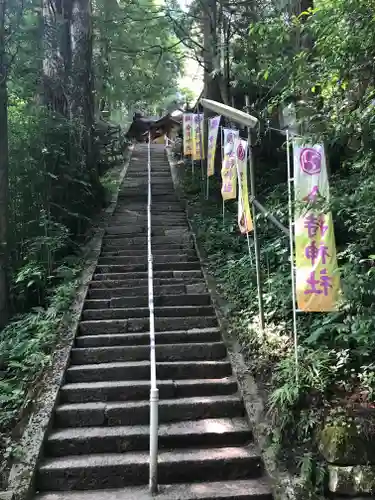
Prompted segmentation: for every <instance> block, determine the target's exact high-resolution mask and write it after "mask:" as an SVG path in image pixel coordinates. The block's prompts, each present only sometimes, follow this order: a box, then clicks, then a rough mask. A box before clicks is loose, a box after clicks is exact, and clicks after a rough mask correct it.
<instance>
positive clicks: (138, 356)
mask: <svg viewBox="0 0 375 500" xmlns="http://www.w3.org/2000/svg"><path fill="white" fill-rule="evenodd" d="M225 356H226V348H225V345H224V344H223V342H204V343H199V342H196V343H190V344H188V343H186V344H181V343H179V344H159V345H157V346H156V360H157V361H184V360H186V361H196V360H199V359H202V360H204V359H209V360H215V359H222V358H224V357H225ZM149 358H150V346H149V345H132V346H129V345H127V346H121V345H120V346H106V347H80V348H73V349H72V350H71V361H72V363H73V364H76V365H77V364H79V365H81V364H88V363H113V362H117V361H145V360H147V359H149Z"/></svg>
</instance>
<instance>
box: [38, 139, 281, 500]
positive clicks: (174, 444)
mask: <svg viewBox="0 0 375 500" xmlns="http://www.w3.org/2000/svg"><path fill="white" fill-rule="evenodd" d="M152 148H153V149H152V178H153V180H152V193H153V205H152V228H153V229H152V238H153V242H152V243H153V244H152V249H153V255H154V295H155V324H156V332H157V333H156V343H157V352H156V356H157V376H158V387H159V396H160V403H159V421H160V426H159V466H158V476H159V477H158V479H159V483H160V493H159V495H158V498H160V499H162V500H164V499H176V500H178V499H181V500H183V499H185V500H188V499H203V498H204V499H221V500H223V499H228V500H229V499H251V500H271V499H272V496H271V493H270V489H269V486H268V484H267V481H266V480H265V479H264V476H263V467H262V461H261V457H260V456H259V453H258V451H257V449H256V447H255V445H254V443H253V441H252V434H251V431H250V428H249V425H248V422H247V419H246V417H245V411H244V405H243V402H242V401H241V398H240V395H239V393H238V388H237V382H236V379H235V378H234V376H233V375H232V369H231V365H230V363H229V360H228V357H227V352H226V348H225V345H224V344H223V342H222V340H221V335H220V331H219V328H218V323H217V319H216V316H215V311H214V309H213V307H212V304H211V299H210V295H209V294H208V291H207V289H206V285H205V282H204V279H203V275H202V272H201V268H200V263H199V261H198V258H197V255H196V253H195V251H194V247H193V242H192V239H191V237H190V235H189V232H188V226H187V221H186V217H185V214H184V211H183V210H182V208H181V205H180V203H179V202H178V200H177V198H176V195H175V193H174V188H173V184H172V179H171V175H170V170H169V166H168V163H167V160H166V157H165V153H164V151H163V149H162V148H160V147H159V146H152ZM146 209H147V148H146V146H138V147H137V148H136V150H135V152H134V154H133V159H132V161H131V164H130V166H129V170H128V173H127V176H126V178H125V181H124V183H123V186H122V187H121V190H120V195H119V200H118V205H117V208H116V210H115V212H114V214H113V216H112V221H111V225H110V226H109V227H108V228H107V230H106V235H105V237H104V241H103V246H102V252H101V256H100V259H99V262H98V265H97V268H96V271H95V274H94V276H93V279H92V282H91V283H90V287H89V291H88V295H87V297H86V301H85V306H84V310H83V314H82V319H81V323H80V327H79V331H78V334H77V337H76V342H75V346H74V348H73V349H72V353H71V364H70V367H69V368H68V370H67V373H66V377H65V383H64V385H63V386H62V387H61V391H60V396H59V404H58V406H57V408H56V410H55V414H54V419H53V427H52V430H51V432H50V433H49V435H48V436H47V439H46V442H45V446H44V457H43V458H42V459H41V461H40V464H39V468H38V471H37V475H36V489H37V498H38V499H39V500H42V499H43V500H62V499H67V500H69V499H70V500H81V499H87V500H88V499H91V500H103V499H104V500H120V499H121V500H128V499H137V500H142V499H146V498H149V493H148V474H149V427H148V424H149V377H150V363H149V356H150V349H149V332H148V324H149V310H148V288H147V239H146V237H147V213H146Z"/></svg>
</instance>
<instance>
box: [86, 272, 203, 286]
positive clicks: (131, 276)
mask: <svg viewBox="0 0 375 500" xmlns="http://www.w3.org/2000/svg"><path fill="white" fill-rule="evenodd" d="M114 276H122V278H113V279H117V280H118V279H120V280H121V279H122V280H129V282H130V281H132V284H134V280H146V281H147V283H148V273H147V272H146V271H138V272H136V271H133V272H130V273H129V272H127V273H105V274H102V273H98V272H95V274H94V276H93V279H94V280H111V277H114ZM202 276H203V274H202V270H201V269H190V270H183V271H176V270H167V271H155V272H154V276H153V277H154V285H155V284H161V283H159V282H158V280H159V279H172V278H174V279H176V280H184V281H189V280H191V279H192V278H194V279H195V278H200V279H202ZM164 284H168V283H164Z"/></svg>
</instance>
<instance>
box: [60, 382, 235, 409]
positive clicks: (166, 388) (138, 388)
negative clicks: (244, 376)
mask: <svg viewBox="0 0 375 500" xmlns="http://www.w3.org/2000/svg"><path fill="white" fill-rule="evenodd" d="M158 389H159V397H160V398H161V399H175V398H191V397H198V396H219V395H223V394H234V393H235V392H236V391H237V383H236V380H235V379H234V378H233V377H226V378H221V379H192V380H183V379H182V380H159V381H158ZM149 395H150V381H149V380H132V381H127V380H116V381H110V382H82V383H76V384H65V385H64V386H63V387H62V388H61V390H60V400H61V403H83V402H85V403H90V402H92V403H93V402H99V401H140V400H143V399H147V398H148V397H149Z"/></svg>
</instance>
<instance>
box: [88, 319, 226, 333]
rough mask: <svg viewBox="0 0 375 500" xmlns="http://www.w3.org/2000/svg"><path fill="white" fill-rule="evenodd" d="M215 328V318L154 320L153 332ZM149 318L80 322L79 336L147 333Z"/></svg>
mask: <svg viewBox="0 0 375 500" xmlns="http://www.w3.org/2000/svg"><path fill="white" fill-rule="evenodd" d="M216 326H217V318H216V316H205V317H198V316H191V317H177V318H172V317H169V318H168V317H167V318H159V317H156V318H155V331H156V332H165V331H171V330H191V329H192V328H212V327H216ZM148 331H149V318H131V319H107V320H104V319H103V320H93V321H81V322H80V325H79V332H80V334H81V335H97V334H99V335H103V334H113V333H115V334H116V333H127V332H129V333H133V332H148Z"/></svg>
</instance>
